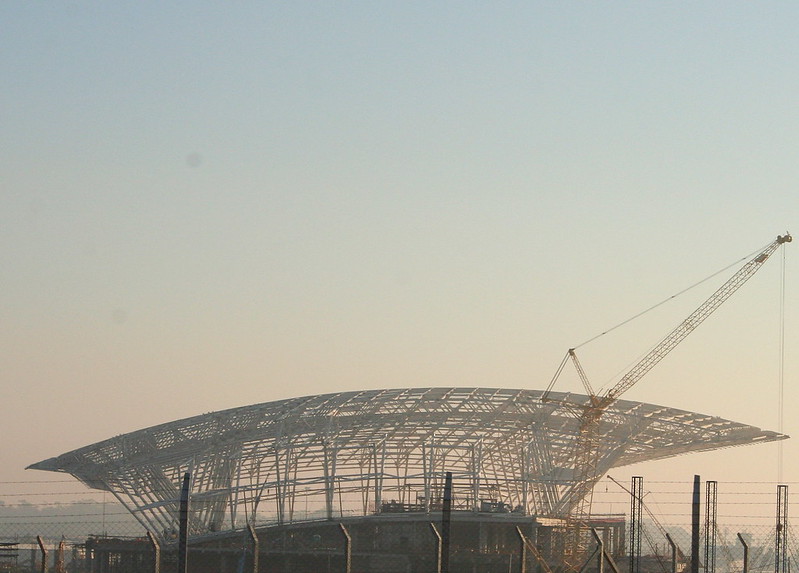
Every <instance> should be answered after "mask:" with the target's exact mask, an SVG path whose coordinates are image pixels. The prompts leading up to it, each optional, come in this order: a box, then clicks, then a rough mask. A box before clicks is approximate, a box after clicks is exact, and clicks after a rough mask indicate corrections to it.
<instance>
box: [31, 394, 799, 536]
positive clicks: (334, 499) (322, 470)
mask: <svg viewBox="0 0 799 573" xmlns="http://www.w3.org/2000/svg"><path fill="white" fill-rule="evenodd" d="M541 396H542V392H540V391H536V390H510V389H492V388H414V389H395V390H364V391H360V392H343V393H336V394H325V395H317V396H308V397H303V398H293V399H289V400H280V401H276V402H269V403H265V404H257V405H252V406H245V407H241V408H234V409H231V410H225V411H221V412H214V413H210V414H204V415H201V416H195V417H192V418H187V419H184V420H177V421H174V422H170V423H166V424H161V425H158V426H153V427H151V428H147V429H144V430H139V431H136V432H131V433H129V434H124V435H121V436H117V437H114V438H111V439H109V440H105V441H102V442H99V443H97V444H93V445H90V446H86V447H83V448H80V449H77V450H74V451H71V452H68V453H65V454H62V455H60V456H58V457H55V458H51V459H48V460H44V461H41V462H38V463H36V464H33V465H31V466H29V468H30V469H38V470H46V471H57V472H66V473H69V474H71V475H73V476H74V477H76V478H77V479H79V480H81V481H82V482H83V483H85V484H86V485H88V486H89V487H91V488H95V489H100V490H105V491H109V492H111V493H113V495H115V496H116V497H117V499H119V501H120V502H121V503H123V504H124V505H125V506H126V507H127V508H128V509H129V510H130V511H131V512H132V513H133V514H134V515H135V516H136V517H137V518H138V519H139V521H140V522H141V524H142V525H143V526H144V527H145V528H146V529H148V530H150V531H153V532H158V533H160V534H162V535H169V533H170V532H172V531H174V530H175V529H176V527H177V506H178V498H179V490H180V487H181V481H182V477H183V475H184V473H185V472H190V473H191V475H192V489H191V491H192V493H191V496H192V497H191V499H192V505H191V507H192V514H191V516H190V527H191V531H192V532H193V534H195V535H197V534H205V533H211V532H218V531H225V530H232V529H237V528H241V527H244V526H245V525H246V524H257V525H260V524H267V523H277V524H288V523H292V522H298V521H304V520H310V519H335V518H338V517H343V516H357V515H373V514H376V513H381V512H387V511H392V512H394V511H420V512H425V511H432V510H435V509H437V508H439V507H440V500H441V494H442V488H443V479H444V475H445V472H447V471H449V472H452V473H453V477H454V484H455V489H454V494H453V496H454V501H453V507H454V508H460V509H472V510H474V511H480V510H481V504H483V503H485V502H486V501H488V502H489V503H495V504H501V505H502V506H503V507H507V508H510V509H512V510H513V511H516V512H520V513H524V514H528V515H538V516H554V517H557V516H565V515H567V514H568V510H569V509H570V508H571V507H573V505H574V504H575V503H577V501H578V500H575V499H573V498H572V496H571V495H570V494H571V493H572V492H574V491H575V490H578V491H579V490H580V489H581V488H579V487H578V486H579V485H582V484H577V483H576V481H575V476H578V475H581V474H580V472H576V471H575V468H574V463H575V462H574V452H575V440H576V439H577V436H578V435H579V427H580V422H579V419H578V416H579V414H578V412H577V411H576V409H575V408H573V407H568V406H566V405H565V404H567V403H569V404H577V405H579V404H581V403H585V404H586V405H587V404H588V402H589V400H590V398H589V397H588V396H582V395H574V394H563V393H550V400H549V401H547V402H542V400H541ZM598 436H599V440H598V448H599V456H598V462H597V465H596V471H595V472H594V473H593V475H591V476H589V478H588V479H590V480H592V481H593V482H596V481H597V480H598V479H600V478H601V477H602V476H603V475H604V474H605V473H606V472H608V471H609V470H610V469H611V468H614V467H618V466H623V465H628V464H632V463H636V462H641V461H645V460H654V459H660V458H666V457H670V456H675V455H679V454H683V453H687V452H696V451H704V450H713V449H718V448H723V447H728V446H736V445H742V444H751V443H755V442H768V441H774V440H780V439H784V438H786V437H787V436H784V435H782V434H778V433H776V432H770V431H763V430H760V429H759V428H755V427H752V426H748V425H745V424H740V423H737V422H732V421H729V420H724V419H721V418H717V417H713V416H707V415H702V414H696V413H692V412H687V411H683V410H677V409H674V408H667V407H662V406H655V405H652V404H645V403H641V402H631V401H626V400H617V401H615V402H614V403H613V404H612V405H611V406H610V407H609V408H608V410H607V411H606V412H605V415H604V416H603V417H602V419H601V421H600V422H599V432H598Z"/></svg>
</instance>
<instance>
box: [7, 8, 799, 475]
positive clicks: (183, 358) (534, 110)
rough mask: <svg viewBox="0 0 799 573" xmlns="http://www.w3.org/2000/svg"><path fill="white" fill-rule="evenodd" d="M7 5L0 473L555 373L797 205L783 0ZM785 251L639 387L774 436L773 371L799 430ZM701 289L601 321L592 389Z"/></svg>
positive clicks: (746, 249)
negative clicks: (136, 440)
mask: <svg viewBox="0 0 799 573" xmlns="http://www.w3.org/2000/svg"><path fill="white" fill-rule="evenodd" d="M0 18H2V21H3V23H4V26H3V28H4V31H3V33H2V35H0V69H1V70H2V72H3V77H4V78H5V82H4V88H3V90H1V91H0V103H1V104H2V129H0V145H2V153H0V172H2V178H0V185H1V186H2V187H0V268H2V277H3V279H2V283H3V304H2V305H1V306H0V325H1V326H0V336H2V341H0V343H1V346H2V349H3V351H2V353H0V356H2V358H1V359H0V360H2V364H1V367H0V377H2V388H3V415H2V417H0V420H1V421H0V432H2V435H3V436H4V439H5V440H4V443H5V445H4V453H3V464H2V467H1V468H0V481H2V482H6V483H8V482H13V481H19V480H31V479H51V478H52V477H53V476H48V475H45V474H39V473H35V474H34V473H32V472H24V470H23V468H24V467H25V466H26V465H28V464H30V463H33V462H36V461H39V460H42V459H44V458H47V457H50V456H54V455H57V454H60V453H63V452H65V451H68V450H71V449H74V448H77V447H80V446H83V445H87V444H89V443H93V442H96V441H99V440H102V439H105V438H108V437H111V436H113V435H117V434H121V433H125V432H128V431H132V430H135V429H139V428H143V427H147V426H150V425H153V424H157V423H162V422H167V421H170V420H175V419H178V418H182V417H187V416H192V415H196V414H200V413H203V412H209V411H214V410H220V409H224V408H230V407H234V406H240V405H246V404H251V403H257V402H265V401H271V400H276V399H280V398H286V397H290V396H299V395H306V394H315V393H323V392H336V391H344V390H357V389H366V388H384V387H418V386H489V387H508V388H540V389H543V388H545V387H546V385H547V384H548V383H549V380H550V378H551V376H552V374H553V373H554V371H555V368H556V367H557V365H558V363H559V362H560V360H561V357H562V356H563V354H564V353H565V351H566V349H567V348H569V347H572V346H574V345H576V344H579V343H581V342H583V341H584V340H586V339H588V338H590V337H592V336H594V335H595V334H597V333H600V332H603V331H604V330H607V329H608V328H610V327H612V326H614V325H615V324H617V323H619V322H621V321H622V320H624V319H626V318H628V317H629V316H632V315H634V314H636V313H637V312H639V311H641V310H643V309H644V308H647V307H649V306H650V305H652V304H654V303H656V302H658V301H660V300H662V299H665V298H667V297H669V296H671V295H673V294H674V293H676V292H678V291H680V290H682V289H683V288H685V287H687V286H688V285H690V284H693V283H695V282H697V281H699V280H700V279H702V278H705V277H706V276H708V275H710V274H711V273H713V272H715V271H717V270H719V269H720V268H722V267H724V266H726V265H727V264H729V263H732V262H733V261H736V260H738V259H740V258H741V257H743V256H745V255H748V254H750V253H752V252H753V251H755V250H756V249H757V248H759V247H762V246H764V245H765V244H767V243H768V242H770V241H771V240H773V239H774V238H775V237H776V235H777V234H780V233H784V232H785V231H786V230H788V231H790V230H796V229H795V228H793V229H792V227H795V225H794V222H795V221H797V216H799V195H798V194H797V185H796V182H797V175H799V162H797V160H796V150H797V149H799V129H797V128H799V106H797V94H799V75H797V73H796V60H797V55H799V36H797V34H796V29H797V24H798V23H799V6H797V5H796V4H795V3H793V2H765V3H763V2H758V3H746V2H698V3H691V4H685V3H676V2H666V3H664V2H610V3H607V2H605V3H600V4H595V5H592V4H585V3H562V2H555V3H544V2H501V3H491V5H480V4H476V3H454V2H441V3H429V2H396V3H388V2H374V3H327V2H291V3H286V4H281V3H255V2H234V3H222V4H218V3H211V2H202V1H197V2H178V3H170V4H163V3H154V2H149V3H148V2H145V3H103V2H71V3H40V2H24V3H23V2H6V3H3V4H0ZM797 248H799V247H796V245H795V244H794V245H788V246H786V247H785V259H784V265H785V275H784V276H785V289H786V290H785V312H784V314H782V313H781V310H780V309H781V304H780V300H781V299H780V292H781V281H782V280H783V279H782V277H783V274H782V267H783V253H782V252H779V253H778V254H777V255H775V256H774V258H773V260H770V261H769V262H768V263H767V264H766V265H765V266H764V268H763V270H762V271H760V272H759V273H758V274H757V275H756V276H755V277H754V278H753V279H752V280H751V281H750V283H748V284H747V285H745V286H744V287H743V288H742V289H741V290H740V291H739V292H738V293H736V294H735V295H734V296H733V297H732V298H731V299H730V300H729V301H728V302H727V303H726V304H725V305H724V306H723V307H722V308H721V309H720V310H719V311H718V312H717V313H716V314H715V315H714V316H713V317H711V318H710V319H709V320H708V322H707V323H706V324H704V325H702V327H700V329H699V330H697V331H696V332H695V333H694V334H693V335H691V337H690V338H689V339H688V340H686V341H685V342H684V343H683V344H682V345H681V346H680V347H678V348H677V349H676V350H675V351H674V352H673V353H672V354H671V355H670V356H669V357H668V358H667V359H666V360H665V361H664V362H663V363H661V364H660V365H658V366H657V368H656V369H655V370H653V371H652V372H651V373H650V374H649V375H648V376H647V377H646V378H644V379H643V380H642V381H641V382H640V383H639V384H638V385H637V386H636V387H634V388H633V389H632V390H630V391H629V392H628V393H627V394H626V395H625V398H628V399H631V400H640V401H645V402H654V403H660V404H664V405H669V406H674V407H679V408H684V409H687V410H691V411H698V412H704V413H708V414H714V415H718V416H721V417H724V418H728V419H733V420H737V421H742V422H746V423H750V424H753V425H755V426H758V427H762V428H766V429H771V430H779V429H780V428H779V427H778V425H779V393H780V380H781V376H780V371H781V370H780V366H781V364H784V374H783V377H782V380H783V381H784V394H785V398H784V402H783V404H784V408H785V410H784V411H785V420H784V427H783V428H782V430H783V431H784V432H785V433H787V434H794V435H799V427H798V426H797V422H796V420H795V419H794V418H795V417H794V416H793V411H794V407H795V404H796V403H797V399H799V390H797V384H796V381H797V351H796V348H797V343H799V328H798V327H797V318H799V317H798V316H797V313H798V312H799V310H798V309H797V308H796V305H795V303H794V301H795V300H796V294H795V293H796V289H797V288H798V283H797V280H799V279H797V260H799V259H797V256H796V255H795V253H794V252H793V251H794V250H796V249H797ZM732 272H733V270H732V269H731V270H730V271H729V272H728V274H727V275H725V277H726V276H729V275H730V274H732ZM725 277H720V278H719V279H718V280H717V281H716V283H714V284H715V286H717V285H718V284H720V282H721V281H722V280H723V278H725ZM713 288H714V286H713V284H711V285H704V286H703V289H704V290H702V289H697V290H696V291H691V292H690V293H689V294H688V295H686V298H683V297H680V298H679V299H678V300H677V301H676V302H675V303H674V304H672V305H667V306H665V307H662V308H660V309H659V310H658V312H657V313H653V314H651V315H647V316H646V320H644V321H640V322H639V321H636V323H634V324H632V325H630V326H629V327H627V328H625V329H623V330H620V331H617V332H614V333H613V336H614V337H613V338H611V335H608V336H607V337H603V338H601V339H600V340H598V341H597V342H596V343H592V344H591V345H589V346H588V347H586V349H585V354H584V355H581V357H582V360H583V364H584V366H585V367H586V369H587V370H588V372H589V374H590V375H591V376H592V377H593V376H596V378H595V382H596V383H595V386H597V387H599V386H602V385H603V384H605V383H606V381H607V378H608V377H611V376H612V375H613V374H615V373H616V372H618V371H620V370H622V369H623V368H624V367H625V366H626V365H628V364H630V363H631V362H632V361H634V360H635V358H636V357H637V356H639V355H640V354H641V353H642V352H643V351H645V350H647V349H648V347H649V346H650V345H651V344H653V343H655V342H656V341H657V340H658V339H659V338H660V337H661V336H663V335H664V334H666V333H667V332H668V331H669V330H670V329H671V328H672V327H673V326H674V325H675V324H677V323H678V322H679V321H680V320H681V319H682V318H684V317H685V316H687V315H688V314H689V313H690V311H691V310H693V308H694V307H695V306H697V305H698V304H699V303H700V302H701V301H702V300H703V298H704V297H705V296H707V295H708V294H709V293H710V292H712V289H713ZM783 320H784V328H785V330H784V332H785V338H784V358H785V360H784V362H781V344H780V340H781V338H780V333H781V328H782V326H781V325H782V324H783ZM561 389H569V390H574V391H580V390H581V389H580V387H579V386H578V385H573V386H571V387H566V388H561ZM784 444H785V445H784V448H785V449H784V458H785V462H784V469H783V470H782V475H778V462H777V446H776V445H769V446H759V447H755V446H752V447H747V448H742V449H736V450H731V451H725V452H718V453H713V454H709V455H708V454H699V455H693V456H687V457H684V458H679V459H677V460H673V461H669V462H660V463H658V464H651V465H649V466H648V467H644V468H631V469H630V471H629V473H631V474H637V475H644V476H646V478H647V479H650V480H655V479H680V480H690V479H691V478H692V476H693V475H694V474H695V473H699V474H701V475H702V476H703V478H706V479H731V480H733V481H735V480H741V481H747V480H754V481H777V480H778V479H781V481H783V482H789V481H795V480H796V476H797V472H799V461H797V460H799V456H798V455H797V454H799V450H797V446H796V445H795V440H789V441H787V442H785V443H784ZM614 477H618V478H619V479H624V475H622V474H621V473H620V474H619V475H617V476H614ZM69 487H70V488H72V489H74V486H69Z"/></svg>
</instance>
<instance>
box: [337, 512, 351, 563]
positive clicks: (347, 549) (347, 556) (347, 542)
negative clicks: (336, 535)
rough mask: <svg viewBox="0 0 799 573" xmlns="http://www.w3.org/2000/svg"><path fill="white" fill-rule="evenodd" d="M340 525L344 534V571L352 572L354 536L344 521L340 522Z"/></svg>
mask: <svg viewBox="0 0 799 573" xmlns="http://www.w3.org/2000/svg"><path fill="white" fill-rule="evenodd" d="M338 526H339V527H340V528H341V533H343V534H344V567H345V569H344V571H346V573H350V571H351V570H352V537H350V532H349V531H347V528H346V527H344V524H343V523H339V524H338Z"/></svg>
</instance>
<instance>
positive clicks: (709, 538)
mask: <svg viewBox="0 0 799 573" xmlns="http://www.w3.org/2000/svg"><path fill="white" fill-rule="evenodd" d="M717 485H718V484H717V482H715V481H710V480H708V481H707V482H705V573H716V517H717V514H718V495H717Z"/></svg>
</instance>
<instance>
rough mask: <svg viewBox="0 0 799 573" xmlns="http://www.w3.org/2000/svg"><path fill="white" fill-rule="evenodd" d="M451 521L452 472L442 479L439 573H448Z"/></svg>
mask: <svg viewBox="0 0 799 573" xmlns="http://www.w3.org/2000/svg"><path fill="white" fill-rule="evenodd" d="M451 519H452V472H447V474H446V478H445V479H444V505H443V506H442V508H441V573H449V535H450V521H451Z"/></svg>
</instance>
